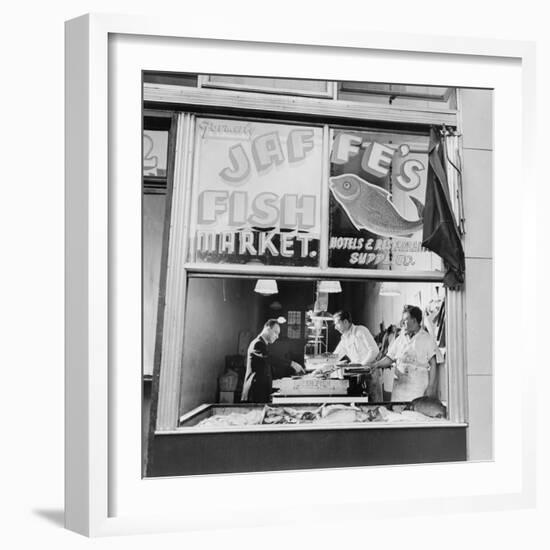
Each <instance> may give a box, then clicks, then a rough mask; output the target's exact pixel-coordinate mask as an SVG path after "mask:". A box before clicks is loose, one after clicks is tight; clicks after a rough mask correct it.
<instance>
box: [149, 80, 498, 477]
mask: <svg viewBox="0 0 550 550" xmlns="http://www.w3.org/2000/svg"><path fill="white" fill-rule="evenodd" d="M398 76H399V75H396V78H398ZM142 84H143V90H142V93H143V105H142V107H143V111H142V113H143V120H142V129H143V149H142V153H143V157H142V312H143V318H142V336H143V340H142V377H143V387H142V438H143V439H142V459H143V460H142V465H143V476H144V477H152V478H155V477H164V476H188V475H200V474H220V473H245V472H262V471H264V472H269V471H281V470H305V469H323V468H343V467H357V466H381V465H384V466H391V465H403V464H418V463H439V462H460V461H472V460H475V461H484V460H487V461H489V460H492V459H493V444H492V441H493V412H492V411H493V383H492V377H493V352H492V340H493V325H492V322H493V317H492V294H493V287H492V285H493V283H492V279H493V275H492V273H493V233H492V223H493V221H492V212H493V175H492V162H493V118H492V113H493V90H491V89H481V88H477V89H476V88H457V87H449V86H446V85H445V83H441V85H440V86H422V85H418V84H414V85H411V84H407V83H406V82H405V83H402V82H399V81H398V80H396V82H387V83H381V82H356V81H353V82H348V81H323V80H310V79H303V80H300V79H295V78H293V79H285V78H267V77H265V76H264V77H257V76H253V75H244V76H243V75H225V74H194V73H168V72H163V71H144V72H143V73H142Z"/></svg>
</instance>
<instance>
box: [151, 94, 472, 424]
mask: <svg viewBox="0 0 550 550" xmlns="http://www.w3.org/2000/svg"><path fill="white" fill-rule="evenodd" d="M176 88H177V87H174V86H169V85H154V86H151V85H149V84H148V83H144V95H143V98H144V102H145V107H146V108H150V107H151V106H153V107H156V108H159V107H161V106H166V105H167V104H170V106H171V107H172V108H173V109H174V111H173V112H174V116H175V118H176V120H177V124H176V139H175V142H176V156H175V159H174V167H173V175H174V177H173V188H171V189H170V191H169V192H170V195H171V197H170V201H169V202H170V204H171V205H175V208H171V214H170V220H167V221H166V223H169V224H170V227H171V230H170V239H169V241H170V242H169V243H168V244H167V247H166V248H167V250H168V256H169V257H173V258H175V259H176V261H175V263H173V264H172V266H171V270H169V272H168V273H167V274H166V278H165V279H166V294H165V296H164V300H163V302H164V304H165V307H166V309H165V312H164V318H165V319H169V320H170V331H169V332H168V331H164V332H163V334H162V342H159V343H158V344H159V345H160V346H161V348H162V357H161V361H160V364H159V365H158V367H159V370H158V371H157V373H158V375H159V383H158V390H159V394H158V409H157V414H156V425H155V431H156V432H159V433H161V432H170V431H173V430H175V429H177V425H178V419H179V417H178V413H179V397H180V385H179V379H180V374H181V369H182V365H181V358H182V356H183V347H184V345H185V344H184V342H183V327H184V324H185V308H186V303H187V297H186V290H187V277H188V275H190V274H201V275H204V276H208V275H209V274H211V275H213V276H216V275H218V276H219V275H223V274H227V275H246V276H257V277H259V278H260V277H266V276H268V275H269V276H272V277H277V276H284V275H286V276H297V277H310V278H311V277H314V278H317V279H323V278H327V279H328V278H338V277H341V278H359V279H378V280H388V281H392V280H395V281H418V282H442V281H443V276H444V273H443V272H416V273H413V272H406V273H400V272H398V271H389V270H367V269H366V270H361V269H355V268H328V248H326V247H324V246H323V240H324V242H325V243H327V244H328V223H323V219H325V221H328V219H327V218H324V216H325V214H324V207H325V206H326V208H327V214H328V186H327V185H324V186H323V189H326V194H327V197H326V198H325V200H324V201H322V203H321V204H322V206H321V207H322V208H323V210H322V214H321V229H322V232H323V231H325V232H326V235H325V239H323V234H322V235H321V239H320V247H321V258H320V266H319V268H312V267H305V266H304V267H288V266H281V267H278V266H259V265H258V266H254V267H253V269H251V266H247V265H239V264H207V263H194V262H188V261H187V259H188V257H189V229H190V228H189V220H190V208H191V202H192V201H191V193H192V183H193V145H194V141H195V135H194V134H195V123H196V118H197V117H212V118H218V117H219V118H233V119H235V118H237V119H238V120H243V119H247V120H259V121H266V122H273V123H277V122H281V123H290V124H292V123H295V124H304V119H305V120H317V121H318V122H317V125H318V124H322V125H323V128H324V130H323V136H324V138H323V158H324V159H326V162H323V177H324V178H327V177H328V174H329V154H328V153H329V147H330V140H329V131H330V128H331V126H332V127H334V126H335V125H346V126H347V124H349V123H350V122H351V123H355V124H357V125H358V126H362V127H365V126H366V127H370V126H373V125H374V126H375V127H377V126H380V125H381V126H383V127H384V128H385V129H386V130H387V131H392V128H388V126H389V125H390V124H397V125H398V127H399V129H403V130H405V129H406V128H410V127H411V126H410V125H411V124H412V125H413V126H414V127H424V128H426V127H428V126H429V125H432V124H436V125H441V126H443V125H445V126H447V127H453V128H457V126H458V122H459V121H458V112H457V111H456V110H438V111H432V110H430V109H409V108H395V107H393V106H391V105H390V106H384V107H380V106H371V105H368V104H367V105H366V104H355V103H354V102H348V101H345V102H344V101H339V100H331V101H323V103H324V104H330V107H329V108H328V109H327V108H324V107H323V108H320V107H319V104H318V103H312V100H311V98H301V97H292V98H282V99H283V101H282V102H281V97H277V98H276V99H274V98H275V96H271V95H269V94H255V93H253V92H249V93H247V94H243V93H237V95H236V96H235V95H234V94H235V92H226V91H220V90H204V89H202V90H201V89H198V90H195V89H192V88H186V89H183V88H178V89H176ZM204 92H206V94H205V95H204V96H201V93H203V94H204ZM258 95H261V96H262V97H261V100H260V101H259V100H258V97H257V96H258ZM272 101H275V103H274V104H272ZM313 101H317V102H318V101H319V100H313ZM350 103H353V108H352V109H351V110H350V108H349V104H350ZM285 106H287V107H289V106H291V107H292V108H289V109H288V110H285V109H284V107H285ZM282 114H284V115H283V116H281V115H282ZM326 119H328V121H327V120H326ZM329 121H330V122H329ZM172 193H173V194H174V196H172ZM325 248H326V252H323V251H324V250H325ZM323 254H326V255H327V257H326V258H324V261H323ZM163 263H165V262H163ZM170 271H171V273H170ZM369 271H371V272H372V273H369ZM447 304H448V309H447V320H448V321H447V323H446V330H447V343H448V344H447V354H446V364H447V368H448V394H449V399H448V420H450V421H451V422H455V423H456V422H459V423H463V422H465V419H466V379H465V371H466V365H465V357H466V353H465V319H464V317H465V315H464V296H463V291H447ZM159 371H160V372H159Z"/></svg>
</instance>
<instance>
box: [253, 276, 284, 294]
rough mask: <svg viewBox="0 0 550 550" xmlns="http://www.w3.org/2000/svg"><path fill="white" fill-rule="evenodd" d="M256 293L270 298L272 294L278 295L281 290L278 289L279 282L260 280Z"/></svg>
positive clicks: (255, 288)
mask: <svg viewBox="0 0 550 550" xmlns="http://www.w3.org/2000/svg"><path fill="white" fill-rule="evenodd" d="M254 292H257V293H258V294H262V295H263V296H269V295H270V294H277V293H278V292H279V289H278V288H277V281H276V280H275V279H258V281H257V283H256V286H255V287H254Z"/></svg>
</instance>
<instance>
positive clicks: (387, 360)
mask: <svg viewBox="0 0 550 550" xmlns="http://www.w3.org/2000/svg"><path fill="white" fill-rule="evenodd" d="M392 365H393V359H392V358H391V357H388V356H387V355H384V357H382V359H379V360H378V361H375V362H374V363H371V364H370V366H371V367H372V368H374V369H387V368H389V367H391V366H392Z"/></svg>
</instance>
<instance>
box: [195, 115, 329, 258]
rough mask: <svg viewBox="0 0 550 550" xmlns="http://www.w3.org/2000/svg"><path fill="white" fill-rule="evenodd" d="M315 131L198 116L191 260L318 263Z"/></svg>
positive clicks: (318, 149)
mask: <svg viewBox="0 0 550 550" xmlns="http://www.w3.org/2000/svg"><path fill="white" fill-rule="evenodd" d="M322 136H323V132H322V128H320V127H311V126H298V125H289V124H272V123H264V122H251V121H246V120H228V119H214V118H198V119H197V121H196V131H195V148H194V151H195V153H194V169H193V194H192V199H191V228H190V229H191V230H190V247H189V249H190V258H189V261H191V262H198V263H201V262H206V263H210V262H214V263H230V264H263V265H302V266H318V265H319V239H320V233H321V207H320V206H321V205H320V197H321V182H322V167H323V160H322V149H323V148H322Z"/></svg>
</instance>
